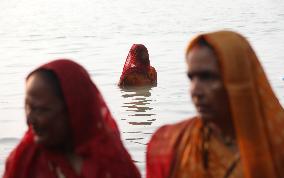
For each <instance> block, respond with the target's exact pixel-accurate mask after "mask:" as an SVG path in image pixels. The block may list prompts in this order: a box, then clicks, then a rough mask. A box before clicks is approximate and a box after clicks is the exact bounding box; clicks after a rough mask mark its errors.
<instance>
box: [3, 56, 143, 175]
mask: <svg viewBox="0 0 284 178" xmlns="http://www.w3.org/2000/svg"><path fill="white" fill-rule="evenodd" d="M25 112H26V117H27V124H28V126H29V128H28V130H27V132H26V133H25V135H24V137H23V138H22V140H21V141H20V143H19V145H18V146H17V147H16V148H15V149H14V150H13V151H12V153H11V154H10V156H9V157H8V159H7V162H6V168H5V172H4V178H140V174H139V172H138V170H137V168H136V166H135V165H134V164H133V162H132V160H131V158H130V155H129V154H128V153H127V151H126V149H125V148H124V146H123V144H122V142H121V140H120V135H119V130H118V128H117V125H116V123H115V121H114V119H113V118H112V116H111V114H110V111H109V109H108V107H107V106H106V104H105V102H104V100H103V98H102V96H101V94H100V92H99V90H98V89H97V87H96V86H95V85H94V83H93V82H92V80H91V78H90V76H89V74H88V73H87V71H86V70H85V69H84V68H83V67H81V66H80V65H79V64H77V63H75V62H73V61H70V60H63V59H62V60H55V61H52V62H50V63H47V64H45V65H43V66H41V67H39V68H38V69H36V70H35V71H33V72H32V73H31V74H30V75H29V76H28V77H27V81H26V98H25Z"/></svg>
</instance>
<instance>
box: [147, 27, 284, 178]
mask: <svg viewBox="0 0 284 178" xmlns="http://www.w3.org/2000/svg"><path fill="white" fill-rule="evenodd" d="M186 61H187V65H188V71H187V72H188V77H189V79H190V83H191V85H190V93H191V98H192V101H193V103H194V105H195V107H196V109H197V113H198V114H197V116H196V117H193V118H190V119H188V120H185V121H183V122H181V123H178V124H174V125H166V126H163V127H161V128H160V129H159V130H158V131H157V132H156V133H155V134H154V135H153V137H152V139H151V141H150V142H149V144H148V148H147V178H268V177H269V178H284V169H283V167H284V149H283V148H284V131H283V130H284V112H283V109H282V107H281V105H280V103H279V101H278V99H277V98H276V96H275V94H274V93H273V91H272V88H271V86H270V85H269V82H268V80H267V78H266V75H265V73H264V71H263V69H262V67H261V65H260V63H259V61H258V59H257V57H256V55H255V53H254V51H253V49H252V48H251V46H250V45H249V43H248V41H247V40H246V39H245V38H244V37H243V36H241V35H240V34H237V33H235V32H230V31H219V32H214V33H207V34H202V35H199V36H198V37H197V38H195V39H194V40H193V41H192V42H191V43H190V45H189V47H188V49H187V52H186Z"/></svg>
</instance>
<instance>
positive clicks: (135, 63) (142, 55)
mask: <svg viewBox="0 0 284 178" xmlns="http://www.w3.org/2000/svg"><path fill="white" fill-rule="evenodd" d="M151 70H152V71H155V69H154V68H153V67H151V65H150V60H149V54H148V50H147V48H146V47H145V46H144V45H143V44H133V45H132V47H131V49H130V51H129V53H128V56H127V58H126V61H125V64H124V67H123V71H122V74H121V76H120V80H119V83H118V85H119V86H120V85H122V83H123V81H124V79H125V78H126V77H127V76H128V75H129V74H133V73H139V74H143V75H145V76H147V77H148V78H149V79H150V80H156V79H155V78H156V77H154V79H152V77H151V76H150V74H149V73H150V71H151ZM154 73H156V71H155V72H154ZM155 82H156V81H153V83H155Z"/></svg>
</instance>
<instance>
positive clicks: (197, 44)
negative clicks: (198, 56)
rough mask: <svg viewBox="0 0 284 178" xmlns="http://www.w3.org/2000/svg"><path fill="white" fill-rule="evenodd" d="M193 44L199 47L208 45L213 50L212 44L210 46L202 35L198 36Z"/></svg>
mask: <svg viewBox="0 0 284 178" xmlns="http://www.w3.org/2000/svg"><path fill="white" fill-rule="evenodd" d="M195 45H196V46H199V47H208V48H210V49H211V50H213V51H214V52H215V50H214V48H213V46H211V45H210V44H209V43H208V42H207V41H206V39H205V38H204V37H200V38H199V39H198V40H197V42H196V44H195Z"/></svg>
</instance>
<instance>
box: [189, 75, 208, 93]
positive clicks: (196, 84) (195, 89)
mask: <svg viewBox="0 0 284 178" xmlns="http://www.w3.org/2000/svg"><path fill="white" fill-rule="evenodd" d="M204 87H205V86H204V85H203V83H202V81H201V80H200V79H199V78H197V77H195V78H193V79H192V80H191V82H190V94H191V96H192V97H198V98H199V97H202V96H203V95H204Z"/></svg>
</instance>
